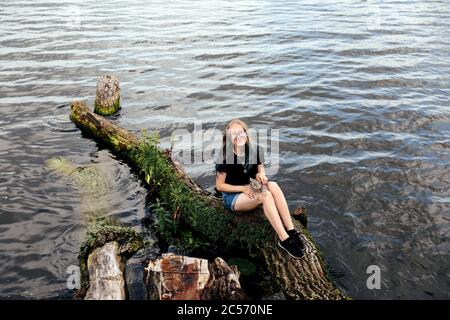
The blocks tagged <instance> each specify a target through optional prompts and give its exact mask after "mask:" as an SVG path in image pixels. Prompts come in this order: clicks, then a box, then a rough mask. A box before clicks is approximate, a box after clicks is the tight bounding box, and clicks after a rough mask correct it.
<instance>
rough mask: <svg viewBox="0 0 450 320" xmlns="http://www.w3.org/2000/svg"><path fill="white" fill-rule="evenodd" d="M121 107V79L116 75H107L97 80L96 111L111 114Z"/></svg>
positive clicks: (100, 113) (105, 114) (103, 114)
mask: <svg viewBox="0 0 450 320" xmlns="http://www.w3.org/2000/svg"><path fill="white" fill-rule="evenodd" d="M119 109H120V88H119V80H118V79H117V78H116V77H115V76H110V75H105V76H101V77H100V78H99V79H98V80H97V92H96V95H95V108H94V112H95V113H97V114H99V115H102V116H110V115H113V114H114V113H116V112H117V111H118V110H119Z"/></svg>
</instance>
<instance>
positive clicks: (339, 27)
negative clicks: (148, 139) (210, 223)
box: [0, 0, 450, 299]
mask: <svg viewBox="0 0 450 320" xmlns="http://www.w3.org/2000/svg"><path fill="white" fill-rule="evenodd" d="M449 17H450V2H448V1H424V0H423V1H421V0H413V1H406V0H401V1H400V0H398V1H382V2H381V1H349V0H348V1H339V0H338V1H315V0H312V1H311V0H309V1H282V2H280V1H263V0H262V1H256V0H255V1H178V0H177V1H170V2H167V1H137V0H131V1H126V2H123V1H114V0H104V1H82V0H79V1H56V0H53V1H50V0H48V1H43V0H38V1H8V0H6V1H2V2H1V3H0V19H1V23H0V274H1V276H0V297H1V298H25V299H36V298H63V299H64V298H70V296H71V293H72V292H71V291H70V290H68V289H67V288H66V278H67V274H66V268H67V267H68V266H70V265H72V264H76V263H77V253H78V249H79V246H80V243H81V242H82V240H83V239H84V236H85V232H86V225H85V221H84V220H83V219H84V217H83V213H82V211H83V210H82V203H80V198H79V197H78V196H77V193H76V191H75V190H74V189H73V186H71V185H70V184H68V183H67V181H65V180H64V179H62V178H61V177H59V176H57V175H55V174H53V173H51V172H50V171H49V170H48V169H47V168H46V166H45V160H47V159H50V158H52V157H55V156H63V157H66V158H67V159H69V160H70V161H72V162H73V163H76V164H79V165H91V164H92V165H94V166H97V167H99V168H103V169H104V170H105V171H106V172H108V176H109V178H110V181H111V185H110V201H109V207H108V212H110V214H111V215H112V216H115V217H118V218H120V219H121V221H123V222H125V223H127V224H129V225H133V226H136V227H139V225H140V220H141V219H142V217H143V216H144V215H145V212H146V208H145V203H144V202H145V196H146V190H145V188H143V185H142V184H141V183H140V181H139V180H138V179H137V178H136V176H135V175H133V174H132V173H130V170H129V168H128V166H127V165H125V164H124V163H122V162H121V161H118V160H117V159H116V158H115V157H114V156H113V155H111V154H110V153H109V152H108V151H107V150H104V149H99V148H98V146H97V144H96V143H95V142H93V141H92V140H90V139H85V138H83V137H82V136H81V134H80V132H79V130H78V129H77V128H76V127H75V126H74V125H73V124H72V123H71V122H70V120H69V118H68V115H69V106H70V102H71V101H72V100H75V99H83V100H86V101H87V102H88V103H89V104H91V105H92V103H93V99H94V95H95V84H96V80H97V78H98V77H99V76H100V75H102V74H114V75H116V76H117V77H118V78H119V80H120V84H121V90H122V102H123V103H122V106H123V108H122V110H121V112H120V116H119V117H117V120H116V121H117V122H118V123H119V124H120V125H121V126H123V127H125V128H126V129H128V130H130V131H133V132H136V133H139V132H140V130H141V129H144V128H145V129H148V130H154V129H159V130H160V134H161V136H162V142H163V145H168V143H169V141H170V135H171V132H172V131H173V130H175V129H188V130H191V129H192V127H193V123H194V121H198V120H201V121H202V125H203V127H204V128H217V129H220V130H221V129H222V128H223V125H224V124H225V123H226V122H227V121H229V120H231V119H233V118H236V117H239V118H241V119H243V120H245V121H247V122H248V123H249V125H250V126H251V127H253V128H273V129H279V132H280V136H279V147H280V170H279V171H278V173H276V174H274V175H272V176H270V177H269V178H271V179H273V180H275V181H277V182H278V183H279V184H280V185H281V187H282V189H283V190H284V192H285V194H286V198H287V200H288V203H289V205H290V207H291V208H294V207H295V206H297V205H299V204H304V205H306V206H307V207H308V209H309V214H310V221H309V229H310V231H311V232H312V234H313V236H314V238H315V239H316V241H317V243H318V244H319V246H320V247H321V249H322V250H323V252H324V254H325V256H326V257H327V259H328V261H329V264H330V267H331V271H332V275H333V278H334V280H335V281H336V283H337V284H338V286H339V287H340V288H342V289H343V290H344V291H345V292H347V293H348V294H349V295H350V296H352V297H354V298H356V299H380V298H386V299H397V298H401V299H408V298H418V299H436V298H447V299H448V298H450V289H449V288H450V282H449V273H450V269H449V268H450V263H449V262H450V259H449V253H450V242H449V231H450V191H449V189H450V188H449V186H450V138H449V137H450V107H449V106H450V105H449V98H448V97H449V91H450V81H449V71H450V70H449V67H450V44H449V43H450V41H449V40H450V36H449V32H448V31H449V29H450V23H449V21H450V19H449ZM186 169H187V170H188V172H189V173H191V175H192V176H193V177H194V178H195V179H196V180H197V181H199V182H200V183H201V184H202V185H204V186H205V187H208V188H211V187H212V186H213V183H214V173H213V168H212V166H211V165H209V164H200V165H189V166H186ZM370 265H377V266H379V267H380V269H381V289H379V290H369V289H368V288H367V286H366V279H367V277H368V276H369V275H368V274H367V273H366V270H367V267H368V266H370Z"/></svg>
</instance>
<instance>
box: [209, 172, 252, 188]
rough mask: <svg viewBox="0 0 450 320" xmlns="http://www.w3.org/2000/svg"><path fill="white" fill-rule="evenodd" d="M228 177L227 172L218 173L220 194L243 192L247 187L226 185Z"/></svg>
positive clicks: (217, 179)
mask: <svg viewBox="0 0 450 320" xmlns="http://www.w3.org/2000/svg"><path fill="white" fill-rule="evenodd" d="M226 177H227V173H226V172H220V171H218V172H217V174H216V189H217V191H220V192H243V191H244V188H245V186H234V185H231V184H228V183H225V178H226Z"/></svg>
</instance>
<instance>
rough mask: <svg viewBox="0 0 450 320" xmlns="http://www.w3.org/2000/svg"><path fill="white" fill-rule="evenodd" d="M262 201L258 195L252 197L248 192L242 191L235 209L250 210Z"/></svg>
mask: <svg viewBox="0 0 450 320" xmlns="http://www.w3.org/2000/svg"><path fill="white" fill-rule="evenodd" d="M259 204H261V201H260V200H259V199H258V197H255V198H253V199H250V198H249V197H247V195H246V194H244V193H240V194H239V195H238V197H237V199H236V202H235V203H234V211H250V210H253V209H255V208H256V207H257V206H258V205H259Z"/></svg>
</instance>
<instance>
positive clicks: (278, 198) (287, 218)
mask: <svg viewBox="0 0 450 320" xmlns="http://www.w3.org/2000/svg"><path fill="white" fill-rule="evenodd" d="M267 188H268V189H269V191H270V192H271V193H272V196H273V199H274V200H275V205H276V206H277V210H278V213H279V214H280V217H281V220H282V221H283V224H284V226H285V227H286V229H287V230H292V229H294V224H293V223H292V218H291V214H290V212H289V207H288V204H287V202H286V198H285V197H284V194H283V191H282V190H281V188H280V186H279V185H278V183H276V182H274V181H269V182H268V183H267Z"/></svg>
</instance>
